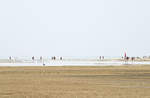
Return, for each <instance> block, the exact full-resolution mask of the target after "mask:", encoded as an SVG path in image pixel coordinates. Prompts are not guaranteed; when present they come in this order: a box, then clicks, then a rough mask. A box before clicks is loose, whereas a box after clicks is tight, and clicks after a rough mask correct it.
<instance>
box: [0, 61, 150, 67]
mask: <svg viewBox="0 0 150 98" xmlns="http://www.w3.org/2000/svg"><path fill="white" fill-rule="evenodd" d="M43 64H45V66H121V65H150V61H141V62H140V61H128V62H124V61H98V60H62V61H61V60H56V61H54V60H49V61H48V60H47V61H44V62H43V61H34V62H33V61H11V62H8V61H7V62H0V66H43Z"/></svg>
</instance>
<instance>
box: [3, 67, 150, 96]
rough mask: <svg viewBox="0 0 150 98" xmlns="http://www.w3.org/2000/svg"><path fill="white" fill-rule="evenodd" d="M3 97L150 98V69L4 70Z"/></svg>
mask: <svg viewBox="0 0 150 98" xmlns="http://www.w3.org/2000/svg"><path fill="white" fill-rule="evenodd" d="M0 98H150V66H148V65H146V66H114V67H113V66H111V67H110V66H107V67H106V66H105V67H104V66H103V67H102V66H99V67H90V66H84V67H81V66H80V67H68V66H65V67H58V66H57V67H0Z"/></svg>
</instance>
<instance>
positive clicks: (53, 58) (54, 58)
mask: <svg viewBox="0 0 150 98" xmlns="http://www.w3.org/2000/svg"><path fill="white" fill-rule="evenodd" d="M62 59H63V58H62V57H60V58H59V60H62ZM32 60H33V61H34V60H35V57H34V56H32ZM40 60H43V57H42V56H40ZM51 60H56V57H55V56H53V57H52V58H51Z"/></svg>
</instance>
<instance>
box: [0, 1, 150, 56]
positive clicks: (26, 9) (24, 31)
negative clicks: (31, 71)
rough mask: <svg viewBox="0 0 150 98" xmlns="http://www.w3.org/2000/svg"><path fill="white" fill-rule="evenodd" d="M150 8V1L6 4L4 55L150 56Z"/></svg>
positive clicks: (1, 20)
mask: <svg viewBox="0 0 150 98" xmlns="http://www.w3.org/2000/svg"><path fill="white" fill-rule="evenodd" d="M149 5H150V1H149V0H0V55H1V56H10V55H13V56H32V55H36V56H40V55H44V56H52V55H57V56H99V55H105V56H120V55H122V54H123V53H124V52H125V51H126V52H127V54H128V55H130V56H142V55H150V45H149V42H150V38H149V37H150V6H149Z"/></svg>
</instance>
